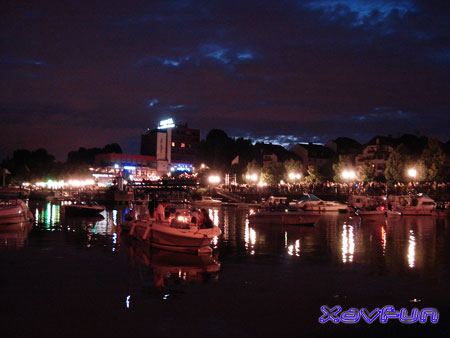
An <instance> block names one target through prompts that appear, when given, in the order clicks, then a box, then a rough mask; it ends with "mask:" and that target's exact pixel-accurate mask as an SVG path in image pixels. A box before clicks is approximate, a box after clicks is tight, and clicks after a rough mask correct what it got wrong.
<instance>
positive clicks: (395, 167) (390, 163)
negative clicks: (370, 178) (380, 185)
mask: <svg viewBox="0 0 450 338" xmlns="http://www.w3.org/2000/svg"><path fill="white" fill-rule="evenodd" d="M406 152H407V149H406V147H405V146H404V145H403V144H400V145H399V146H398V147H397V148H396V149H395V150H394V151H393V152H392V153H391V155H389V158H388V160H387V163H386V170H385V171H384V176H385V177H386V183H387V184H388V186H389V187H393V186H394V185H395V184H396V183H398V182H403V180H404V177H405V164H406V162H407V160H408V155H407V154H406Z"/></svg>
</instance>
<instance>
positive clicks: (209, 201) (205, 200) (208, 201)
mask: <svg viewBox="0 0 450 338" xmlns="http://www.w3.org/2000/svg"><path fill="white" fill-rule="evenodd" d="M192 204H193V205H195V206H208V207H210V206H220V205H222V201H221V200H218V199H215V198H212V197H211V196H202V199H200V200H197V201H193V202H192Z"/></svg>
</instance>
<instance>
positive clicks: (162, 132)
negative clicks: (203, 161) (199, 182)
mask: <svg viewBox="0 0 450 338" xmlns="http://www.w3.org/2000/svg"><path fill="white" fill-rule="evenodd" d="M199 143H200V130H199V129H192V128H188V126H187V124H175V122H174V121H173V119H167V120H162V121H160V122H159V124H158V127H157V128H156V129H152V130H150V129H148V130H147V133H145V134H143V135H141V155H150V156H155V157H156V159H157V161H158V172H163V171H164V170H166V171H188V172H190V171H191V170H192V165H193V164H194V162H195V158H196V153H197V149H198V145H199Z"/></svg>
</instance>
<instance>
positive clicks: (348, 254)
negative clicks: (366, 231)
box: [342, 223, 355, 263]
mask: <svg viewBox="0 0 450 338" xmlns="http://www.w3.org/2000/svg"><path fill="white" fill-rule="evenodd" d="M354 252H355V238H354V234H353V226H351V225H348V224H345V223H344V225H343V230H342V262H343V263H347V262H349V263H351V262H353V254H354Z"/></svg>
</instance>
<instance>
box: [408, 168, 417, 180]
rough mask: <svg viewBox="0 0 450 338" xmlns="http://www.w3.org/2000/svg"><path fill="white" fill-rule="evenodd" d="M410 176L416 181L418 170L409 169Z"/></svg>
mask: <svg viewBox="0 0 450 338" xmlns="http://www.w3.org/2000/svg"><path fill="white" fill-rule="evenodd" d="M408 176H409V177H411V178H412V179H415V178H416V177H417V170H416V169H415V168H410V169H408Z"/></svg>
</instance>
